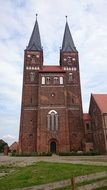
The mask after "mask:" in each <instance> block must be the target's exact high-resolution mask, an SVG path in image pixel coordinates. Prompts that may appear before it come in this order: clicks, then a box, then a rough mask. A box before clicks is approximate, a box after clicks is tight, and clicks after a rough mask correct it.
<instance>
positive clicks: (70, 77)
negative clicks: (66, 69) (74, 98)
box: [69, 73, 73, 82]
mask: <svg viewBox="0 0 107 190" xmlns="http://www.w3.org/2000/svg"><path fill="white" fill-rule="evenodd" d="M72 80H73V75H72V73H69V82H71V81H72Z"/></svg>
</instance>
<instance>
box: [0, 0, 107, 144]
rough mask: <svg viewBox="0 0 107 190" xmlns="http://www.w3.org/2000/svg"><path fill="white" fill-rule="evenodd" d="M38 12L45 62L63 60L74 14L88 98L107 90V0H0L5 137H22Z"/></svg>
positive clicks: (0, 129)
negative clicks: (25, 82)
mask: <svg viewBox="0 0 107 190" xmlns="http://www.w3.org/2000/svg"><path fill="white" fill-rule="evenodd" d="M36 13H38V15H39V16H38V22H39V28H40V34H41V41H42V45H43V49H44V64H49V65H51V64H54V65H58V63H59V49H60V47H61V45H62V38H63V33H64V27H65V15H68V23H69V27H70V30H71V33H72V36H73V39H74V42H75V46H76V48H77V50H78V51H79V62H80V75H81V87H82V100H83V108H84V112H86V111H88V107H89V98H90V94H91V93H107V0H53V1H52V0H51V1H50V0H5V1H2V0H0V138H2V139H4V140H5V141H7V142H8V143H9V144H11V143H12V142H13V141H15V140H17V139H18V135H19V123H20V109H21V108H20V105H21V93H22V92H21V90H22V73H23V56H24V49H25V48H26V46H27V44H28V42H29V38H30V35H31V32H32V29H33V26H34V22H35V14H36Z"/></svg>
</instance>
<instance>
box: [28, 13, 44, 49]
mask: <svg viewBox="0 0 107 190" xmlns="http://www.w3.org/2000/svg"><path fill="white" fill-rule="evenodd" d="M37 16H38V14H36V22H35V25H34V28H33V31H32V35H31V38H30V40H29V44H28V46H27V48H26V49H27V50H32V51H34V50H35V51H42V46H41V38H40V32H39V26H38V21H37Z"/></svg>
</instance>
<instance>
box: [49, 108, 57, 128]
mask: <svg viewBox="0 0 107 190" xmlns="http://www.w3.org/2000/svg"><path fill="white" fill-rule="evenodd" d="M47 124H48V130H52V131H55V130H58V114H57V112H56V111H55V110H51V111H50V112H49V113H48V115H47Z"/></svg>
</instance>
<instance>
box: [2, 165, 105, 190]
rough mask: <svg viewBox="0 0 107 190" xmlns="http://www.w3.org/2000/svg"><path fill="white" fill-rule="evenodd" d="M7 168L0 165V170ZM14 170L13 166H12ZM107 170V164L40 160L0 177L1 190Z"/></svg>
mask: <svg viewBox="0 0 107 190" xmlns="http://www.w3.org/2000/svg"><path fill="white" fill-rule="evenodd" d="M8 168H9V166H8ZM3 169H4V170H6V168H1V167H0V172H2V171H3ZM11 170H12V166H11ZM102 171H107V166H90V165H81V164H67V163H66V164H64V163H49V162H38V163H35V164H33V165H30V166H26V167H23V168H22V167H16V168H15V167H14V168H13V172H12V173H11V174H9V175H7V176H5V177H2V178H0V190H10V189H15V188H21V187H28V186H34V185H39V184H45V183H49V182H54V181H59V180H63V179H68V178H71V177H72V176H79V175H85V174H90V173H95V172H102Z"/></svg>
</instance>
